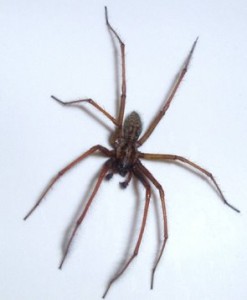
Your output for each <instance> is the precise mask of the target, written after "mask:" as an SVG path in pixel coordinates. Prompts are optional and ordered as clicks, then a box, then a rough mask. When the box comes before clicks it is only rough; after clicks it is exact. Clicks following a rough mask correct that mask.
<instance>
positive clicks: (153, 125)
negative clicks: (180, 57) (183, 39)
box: [137, 38, 198, 146]
mask: <svg viewBox="0 0 247 300" xmlns="http://www.w3.org/2000/svg"><path fill="white" fill-rule="evenodd" d="M197 40H198V38H197V39H196V40H195V41H194V43H193V45H192V48H191V50H190V52H189V55H188V56H187V58H186V60H185V63H184V66H183V68H182V70H181V71H180V73H179V74H178V76H177V78H176V80H175V82H174V85H173V86H172V88H171V91H170V93H169V95H168V98H167V100H166V103H165V105H164V106H163V108H162V109H161V111H160V112H159V113H158V115H157V116H156V117H155V118H154V120H153V121H152V123H151V124H150V126H149V127H148V129H147V130H146V132H145V133H144V134H143V136H142V137H141V138H140V139H139V140H138V142H137V143H138V145H139V146H141V145H142V144H143V143H144V142H145V141H146V140H147V139H148V138H149V136H150V135H151V134H152V132H153V131H154V129H155V128H156V126H157V125H158V123H159V122H160V120H161V119H162V117H163V116H164V115H165V113H166V111H167V110H168V108H169V106H170V104H171V102H172V100H173V98H174V96H175V94H176V91H177V89H178V87H179V86H180V83H181V82H182V80H183V78H184V75H185V74H186V72H187V70H188V66H189V63H190V60H191V57H192V54H193V52H194V50H195V47H196V43H197Z"/></svg>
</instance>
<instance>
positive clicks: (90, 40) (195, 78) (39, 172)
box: [0, 0, 247, 300]
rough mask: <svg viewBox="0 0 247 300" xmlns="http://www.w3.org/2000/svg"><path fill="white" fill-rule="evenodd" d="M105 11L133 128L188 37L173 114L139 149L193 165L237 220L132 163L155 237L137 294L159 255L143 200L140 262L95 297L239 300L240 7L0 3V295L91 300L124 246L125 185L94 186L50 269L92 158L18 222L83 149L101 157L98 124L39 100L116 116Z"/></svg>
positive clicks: (183, 181)
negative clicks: (148, 201) (164, 238)
mask: <svg viewBox="0 0 247 300" xmlns="http://www.w3.org/2000/svg"><path fill="white" fill-rule="evenodd" d="M104 5H107V6H108V9H109V17H110V20H111V22H112V25H113V26H114V27H115V28H116V29H117V31H118V32H119V34H120V36H121V37H122V39H123V40H124V42H125V43H126V52H127V54H126V64H127V88H128V98H127V107H126V111H127V112H131V111H132V110H137V111H138V112H139V113H140V115H141V117H142V119H143V123H144V128H146V127H147V125H148V124H149V122H150V120H151V119H152V117H153V116H154V115H155V113H157V111H158V110H159V109H160V107H161V105H162V103H164V101H165V100H164V98H165V95H166V93H167V92H168V90H169V87H170V85H171V83H172V81H173V79H174V76H175V75H176V73H177V72H178V70H179V68H180V67H181V64H182V62H183V61H184V59H185V57H186V55H187V54H188V51H189V49H190V47H191V45H192V43H193V41H194V40H195V38H196V37H197V36H198V35H199V37H200V38H199V42H198V45H197V48H196V51H195V53H194V57H193V59H192V62H191V66H190V69H189V72H188V73H187V75H186V78H185V80H184V81H183V83H182V85H181V87H180V89H179V91H178V93H177V95H176V97H175V99H174V102H173V103H172V105H171V107H170V109H169V111H168V113H167V115H166V116H165V118H164V120H162V122H161V123H160V124H159V126H158V127H157V129H156V130H155V132H154V133H153V135H152V137H151V138H150V139H149V140H148V141H147V143H146V144H145V145H144V146H143V147H142V149H141V150H142V151H147V152H155V153H176V154H180V155H183V156H185V157H187V158H189V159H191V160H193V161H195V162H197V163H198V164H200V165H202V166H204V167H206V168H207V169H208V170H210V171H212V172H213V174H214V175H215V177H216V178H217V180H218V182H219V184H220V186H221V188H222V189H223V191H224V192H225V195H226V197H227V199H229V201H230V202H231V203H233V204H234V205H236V206H237V207H238V208H239V209H240V210H241V214H237V213H235V212H234V211H232V210H231V209H229V208H227V207H226V206H224V205H223V204H222V201H221V199H220V197H219V195H218V194H217V193H216V192H215V191H214V189H213V187H212V185H211V184H209V183H208V182H207V180H202V178H201V177H200V176H197V175H196V174H194V173H193V172H191V171H187V170H186V169H185V168H182V167H179V166H178V165H172V164H165V163H162V162H160V163H156V162H145V165H146V166H147V167H148V168H149V169H150V171H151V172H152V173H153V174H154V175H155V176H156V177H157V179H158V180H159V181H160V183H161V184H162V185H163V186H164V188H165V191H166V203H167V211H168V225H169V240H168V243H167V247H166V250H165V253H164V256H163V258H162V261H161V263H160V265H159V267H158V270H157V273H156V281H155V289H154V290H153V291H150V290H149V284H150V274H151V269H152V265H153V262H154V258H155V255H156V254H157V250H158V246H159V243H158V239H159V237H158V234H159V230H157V226H158V223H157V221H156V219H157V217H159V215H157V210H159V209H160V206H159V197H158V194H157V193H156V192H155V193H154V194H153V201H152V202H154V203H156V206H155V205H152V206H151V209H150V214H149V217H148V222H147V228H146V231H145V236H144V239H143V243H142V245H141V249H140V253H139V256H138V258H137V259H136V260H135V261H134V262H133V264H132V265H131V266H130V268H129V269H128V270H127V271H126V273H125V274H124V276H123V277H122V278H121V279H120V280H119V281H118V282H117V283H116V284H115V285H114V286H113V287H112V290H111V291H110V292H109V294H108V299H129V300H130V299H142V300H144V299H152V300H155V299H168V300H170V299H172V300H173V299H179V300H180V299H183V300H184V299H190V300H191V299H192V300H194V299H207V300H208V299H215V300H216V299H217V300H218V299H224V300H225V299H245V298H246V297H247V288H246V278H247V256H246V248H247V236H246V228H247V219H246V216H247V214H246V212H247V209H246V208H247V191H246V175H247V159H246V150H247V143H246V129H247V117H246V116H247V84H246V78H247V76H246V70H247V39H246V33H247V5H246V1H240V0H237V1H230V0H224V1H223V0H218V1H178V0H175V1H161V0H160V1H157V0H156V1H155V0H152V1H140V0H139V1H127V0H126V1H83V0H74V1H64V0H57V1H55V0H49V1H48V0H42V1H31V0H29V1H28V0H26V1H25V0H23V1H11V0H8V1H4V0H2V1H1V2H0V138H1V147H0V165H1V169H0V172H1V173H0V184H1V189H0V266H1V267H0V282H1V284H0V298H1V299H4V300H12V299H18V300H20V299H21V300H22V299H24V300H33V299H35V300H41V299H42V300H43V299H46V300H50V299H62V300H63V299H72V300H75V299H76V300H77V299H100V297H101V296H102V294H103V291H104V288H105V287H106V284H107V282H108V280H109V279H110V277H111V276H112V275H113V273H114V271H116V270H117V268H118V267H119V265H120V264H121V262H122V261H123V259H125V258H127V257H128V254H130V253H131V249H133V246H134V243H135V238H136V234H137V232H138V228H139V223H140V219H141V212H142V209H143V205H144V196H145V195H144V189H143V187H142V186H140V185H136V188H134V186H133V183H132V184H130V187H129V188H128V189H126V190H125V191H122V190H121V189H120V188H119V186H118V182H119V181H120V180H122V178H120V177H119V176H118V175H116V176H115V177H114V178H113V179H112V181H111V182H109V183H105V182H104V184H103V185H102V187H101V189H100V191H99V193H98V195H97V197H96V198H95V202H94V203H93V205H92V207H91V209H90V211H89V212H88V215H87V217H86V219H85V222H84V223H83V225H82V226H81V228H80V230H79V233H78V234H77V236H76V238H75V240H74V243H73V246H72V249H71V251H70V253H69V256H68V259H67V261H66V263H65V264H64V269H63V270H62V271H59V270H58V269H57V266H58V263H59V259H60V258H61V255H62V250H61V249H62V245H63V243H64V237H65V236H66V232H67V231H68V228H69V227H70V226H71V225H72V224H73V223H72V221H73V220H74V219H75V217H76V216H77V215H78V214H79V212H80V211H81V209H82V207H83V204H84V203H85V200H86V198H85V196H88V193H89V191H90V186H91V184H93V183H94V182H95V177H96V175H97V172H98V170H99V169H100V167H101V165H102V162H103V161H104V160H102V158H100V157H92V158H90V159H87V160H85V161H84V162H82V163H81V164H80V165H79V166H77V167H76V168H75V169H74V170H73V171H71V172H69V174H67V175H66V176H64V177H63V178H62V179H61V180H60V182H59V183H58V184H57V185H56V186H54V188H53V189H52V191H51V192H50V193H49V195H48V196H47V197H46V198H45V200H44V202H43V203H42V205H40V207H39V209H37V211H35V213H34V214H33V215H32V217H30V219H28V221H26V222H23V220H22V218H23V217H24V215H25V214H26V213H27V211H28V210H29V209H30V208H31V207H32V205H33V204H34V203H35V201H36V200H37V198H38V196H39V194H40V192H41V191H42V189H43V188H44V186H45V185H46V184H47V182H48V181H49V179H50V178H51V177H52V176H53V175H54V174H56V172H57V171H58V170H59V169H61V168H62V167H63V166H65V165H66V164H67V163H68V162H70V161H71V160H72V159H74V158H75V157H76V156H78V155H79V154H80V153H82V152H84V151H85V150H87V149H88V148H89V147H91V146H93V145H95V144H98V143H99V144H102V145H105V146H107V147H108V143H107V140H108V138H109V134H110V129H111V128H112V125H111V124H110V122H109V121H108V120H106V119H104V116H102V115H101V114H99V113H97V112H95V111H94V109H93V108H92V107H89V106H87V105H84V107H85V109H82V110H80V109H76V108H64V107H61V106H60V105H58V104H57V103H55V102H54V101H53V100H51V98H50V95H51V94H54V95H56V96H57V97H60V98H61V99H64V100H72V99H79V98H84V97H92V98H93V99H95V100H96V101H97V102H98V103H99V104H101V105H102V106H103V107H104V108H105V109H107V110H108V111H109V112H110V113H112V114H114V113H115V111H116V106H117V105H116V103H117V75H116V72H115V71H116V63H115V62H116V61H115V59H114V48H113V44H112V41H111V38H110V36H109V33H108V31H107V29H106V26H105V20H104ZM91 113H92V114H93V116H94V118H92V116H91ZM102 125H103V126H102ZM160 226H161V225H160ZM158 228H159V226H158Z"/></svg>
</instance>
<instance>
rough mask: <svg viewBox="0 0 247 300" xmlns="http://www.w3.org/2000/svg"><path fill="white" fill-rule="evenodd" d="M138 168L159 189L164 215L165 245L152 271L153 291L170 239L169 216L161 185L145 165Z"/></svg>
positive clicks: (139, 164) (140, 164) (139, 163)
mask: <svg viewBox="0 0 247 300" xmlns="http://www.w3.org/2000/svg"><path fill="white" fill-rule="evenodd" d="M138 166H139V168H140V169H141V171H142V173H143V174H144V175H145V176H146V177H147V178H148V179H149V180H150V181H151V182H152V183H153V185H154V186H155V187H156V188H157V189H158V191H159V194H160V200H161V207H162V215H163V226H164V237H163V243H162V246H161V249H160V252H159V255H158V257H157V260H156V262H155V264H154V267H153V270H152V276H151V289H153V286H154V275H155V271H156V269H157V266H158V264H159V262H160V259H161V257H162V254H163V252H164V249H165V245H166V241H167V239H168V226H167V215H166V204H165V193H164V190H163V188H162V186H161V184H160V183H159V182H158V181H157V180H156V179H155V178H154V176H153V175H152V174H151V173H150V172H149V170H148V169H147V168H146V167H144V165H143V164H142V163H141V162H140V161H138Z"/></svg>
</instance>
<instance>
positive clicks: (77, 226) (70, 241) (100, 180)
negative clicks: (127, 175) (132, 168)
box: [59, 160, 111, 269]
mask: <svg viewBox="0 0 247 300" xmlns="http://www.w3.org/2000/svg"><path fill="white" fill-rule="evenodd" d="M110 163H111V160H108V161H107V162H106V163H105V164H104V166H103V168H102V169H101V172H100V174H99V176H98V180H97V182H96V185H95V187H94V189H93V192H92V194H91V196H90V198H89V199H88V201H87V204H86V206H85V208H84V210H83V212H82V214H81V215H80V217H79V218H78V220H77V222H76V225H75V227H74V229H73V231H72V234H71V236H70V239H69V241H68V244H67V246H66V249H65V251H64V254H63V257H62V260H61V263H60V265H59V269H62V266H63V263H64V261H65V259H66V257H67V254H68V252H69V248H70V245H71V243H72V240H73V239H74V236H75V234H76V231H77V229H78V228H79V226H80V225H81V223H82V221H83V220H84V218H85V216H86V214H87V212H88V209H89V207H90V205H91V204H92V201H93V199H94V197H95V195H96V193H97V191H98V189H99V187H100V185H101V183H102V181H103V179H104V177H105V175H106V173H107V172H108V170H109V169H110Z"/></svg>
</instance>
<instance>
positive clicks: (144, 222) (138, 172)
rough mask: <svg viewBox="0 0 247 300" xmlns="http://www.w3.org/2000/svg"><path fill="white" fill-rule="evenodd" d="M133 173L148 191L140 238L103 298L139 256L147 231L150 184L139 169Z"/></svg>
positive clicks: (111, 281)
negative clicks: (145, 230) (144, 234)
mask: <svg viewBox="0 0 247 300" xmlns="http://www.w3.org/2000/svg"><path fill="white" fill-rule="evenodd" d="M133 172H134V175H135V176H136V177H137V179H139V180H140V181H141V183H142V184H143V185H144V187H145V189H146V202H145V207H144V212H143V217H142V223H141V228H140V232H139V236H138V239H137V243H136V246H135V249H134V252H133V254H132V256H131V257H130V258H129V259H128V260H127V262H126V263H125V265H124V267H123V268H121V270H120V271H119V272H118V273H117V274H116V275H115V276H114V277H113V278H112V279H111V280H110V282H109V283H108V285H107V288H106V290H105V292H104V294H103V297H102V298H105V296H106V294H107V293H108V291H109V289H110V288H111V286H112V284H113V283H114V282H115V281H116V280H117V279H118V278H119V277H120V276H121V275H122V274H123V273H124V271H125V270H126V269H127V268H128V266H129V265H130V263H131V262H132V261H133V259H134V258H135V257H136V256H137V255H138V252H139V248H140V245H141V241H142V237H143V233H144V229H145V225H146V221H147V215H148V209H149V204H150V196H151V188H150V184H149V182H148V181H147V179H146V178H145V176H144V175H143V174H142V172H141V171H140V170H138V168H136V169H135V170H133Z"/></svg>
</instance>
